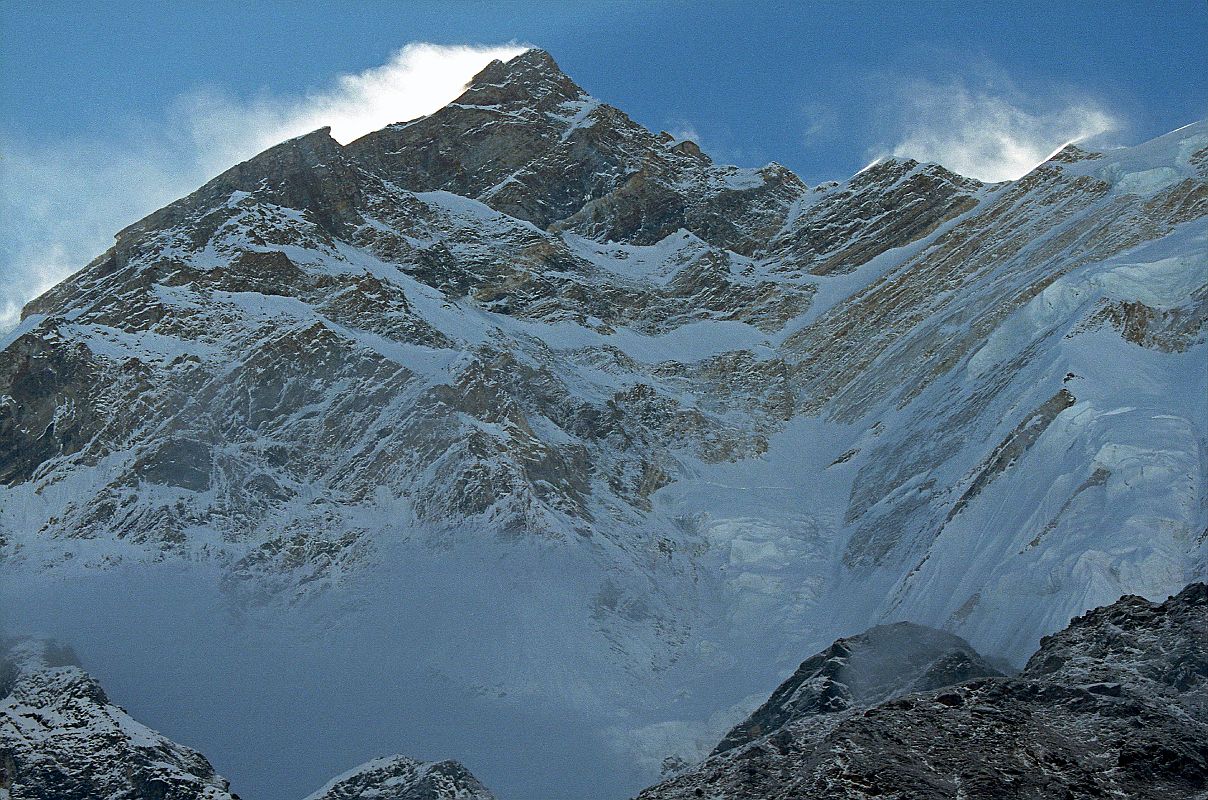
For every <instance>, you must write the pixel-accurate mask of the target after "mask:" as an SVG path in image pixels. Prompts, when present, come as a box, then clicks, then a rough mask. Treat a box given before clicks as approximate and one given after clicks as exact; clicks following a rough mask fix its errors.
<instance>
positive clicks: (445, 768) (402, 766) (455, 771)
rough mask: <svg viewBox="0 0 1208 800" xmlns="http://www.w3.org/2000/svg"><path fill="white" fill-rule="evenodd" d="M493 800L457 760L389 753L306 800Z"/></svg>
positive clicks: (345, 775)
mask: <svg viewBox="0 0 1208 800" xmlns="http://www.w3.org/2000/svg"><path fill="white" fill-rule="evenodd" d="M370 798H372V800H494V798H495V795H493V794H491V793H490V792H489V791H488V790H487V788H486V787H485V786H483V785H482V784H481V783H479V782H478V779H477V778H475V777H474V776H473V775H471V774H470V771H469V770H467V769H466V768H465V767H463V766H462V765H461V764H458V763H457V762H456V761H438V762H424V761H416V760H415V759H413V758H407V757H406V756H390V757H389V758H379V759H376V760H374V761H370V762H367V763H365V764H362V765H361V766H359V767H357V768H355V769H353V770H350V771H349V772H346V773H344V774H343V775H341V776H339V777H338V778H335V779H333V780H332V781H331V783H329V784H327V785H326V786H324V787H323V788H322V789H320V790H319V791H317V792H315V793H314V794H312V795H310V796H309V797H307V798H306V800H370Z"/></svg>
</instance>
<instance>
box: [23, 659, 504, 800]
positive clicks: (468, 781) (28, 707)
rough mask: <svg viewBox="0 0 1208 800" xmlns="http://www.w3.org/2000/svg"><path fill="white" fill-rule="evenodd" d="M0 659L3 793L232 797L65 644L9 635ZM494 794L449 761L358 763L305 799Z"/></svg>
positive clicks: (187, 799) (209, 770) (118, 798)
mask: <svg viewBox="0 0 1208 800" xmlns="http://www.w3.org/2000/svg"><path fill="white" fill-rule="evenodd" d="M0 644H2V650H0V653H2V658H0V696H2V699H0V798H3V800H239V795H237V794H233V793H232V792H231V790H230V783H229V781H227V780H226V779H224V778H223V777H221V776H220V775H218V774H216V773H215V772H214V768H213V767H212V766H211V765H210V762H209V761H207V760H206V758H205V757H204V756H202V755H201V754H200V753H198V752H196V751H194V750H191V749H189V748H187V747H183V746H181V745H179V744H176V743H175V742H172V741H170V740H169V739H167V738H166V737H164V736H163V735H161V734H159V733H157V732H156V731H154V730H151V729H150V728H148V727H146V726H145V725H142V724H140V723H139V722H137V721H135V720H134V719H132V718H131V717H130V715H129V714H127V713H126V712H125V710H124V709H122V708H121V707H119V706H116V705H114V704H113V703H112V702H111V701H110V700H109V698H108V697H107V696H106V694H105V691H104V690H103V689H102V688H101V686H100V684H99V683H97V681H96V680H95V679H94V678H92V676H90V675H89V674H88V673H86V672H85V671H84V670H83V669H82V668H80V666H79V664H78V663H77V662H76V659H75V656H74V655H73V654H72V653H71V651H70V650H69V649H67V648H64V647H62V646H59V645H56V644H54V643H52V642H46V641H40V640H35V639H18V640H10V641H7V642H3V643H0ZM387 797H388V798H390V799H391V800H494V795H492V794H491V793H490V792H489V791H487V789H486V788H485V787H483V785H482V784H481V783H479V781H478V780H477V779H476V778H475V777H474V776H473V775H471V774H470V772H469V771H468V770H467V769H466V768H465V767H463V766H462V765H461V764H459V763H457V762H456V761H440V762H435V763H429V762H423V761H417V760H415V759H411V758H407V757H405V756H392V757H390V758H381V759H376V760H374V761H370V762H368V763H366V764H362V765H361V766H359V767H357V768H356V769H353V770H350V771H349V772H346V773H344V774H343V775H340V776H339V777H337V778H335V779H333V780H332V781H331V782H330V783H328V784H327V785H326V786H324V787H323V788H322V789H320V790H319V791H317V792H315V793H314V794H312V795H310V796H309V797H307V799H306V800H361V798H364V799H365V800H368V799H369V798H387Z"/></svg>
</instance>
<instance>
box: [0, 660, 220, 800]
mask: <svg viewBox="0 0 1208 800" xmlns="http://www.w3.org/2000/svg"><path fill="white" fill-rule="evenodd" d="M0 644H2V645H3V649H2V651H0V697H2V698H3V699H0V797H3V798H4V800H101V799H102V798H104V799H111V800H118V798H156V800H238V795H234V794H232V793H231V791H230V784H229V783H228V781H227V780H226V779H224V778H223V777H222V776H220V775H218V774H216V773H215V772H214V768H213V767H212V766H210V762H209V761H207V760H206V759H205V757H204V756H202V755H201V754H200V753H198V752H196V751H194V750H190V749H189V748H187V747H182V746H181V745H178V744H176V743H175V742H172V741H169V740H168V739H166V738H165V737H163V736H161V735H160V734H159V733H156V732H155V731H153V730H151V729H150V728H147V727H146V726H144V725H141V724H139V723H138V722H136V721H135V720H133V719H132V718H131V717H130V716H129V715H128V714H127V713H126V712H125V711H124V710H123V709H122V708H121V707H119V706H116V705H114V704H113V703H111V702H110V701H109V698H108V697H107V696H106V695H105V692H104V690H103V689H101V686H100V684H98V683H97V682H96V681H95V680H94V679H93V678H92V677H91V676H90V675H88V673H86V672H84V670H82V669H81V668H80V667H79V665H78V664H77V663H75V658H74V656H73V655H72V654H71V652H70V650H67V649H65V648H62V647H58V646H55V645H52V644H48V643H46V642H40V641H36V640H32V639H21V640H15V641H8V642H3V643H0Z"/></svg>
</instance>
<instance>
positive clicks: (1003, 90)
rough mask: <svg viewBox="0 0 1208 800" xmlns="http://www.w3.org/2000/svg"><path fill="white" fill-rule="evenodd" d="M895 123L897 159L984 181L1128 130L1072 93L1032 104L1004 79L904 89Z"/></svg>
mask: <svg viewBox="0 0 1208 800" xmlns="http://www.w3.org/2000/svg"><path fill="white" fill-rule="evenodd" d="M891 96H892V97H893V102H892V103H891V104H890V105H891V107H890V108H887V109H885V112H886V113H885V116H886V117H887V118H888V124H889V126H890V128H891V129H892V130H893V131H894V135H895V136H896V137H897V139H896V144H894V145H892V146H890V147H889V148H886V149H887V150H888V151H889V152H891V153H892V154H893V155H895V156H901V157H906V158H914V159H917V160H919V161H934V162H937V163H939V164H943V165H944V166H945V167H947V168H948V169H951V170H953V171H955V172H958V173H960V174H961V175H967V176H969V177H972V178H978V179H980V180H984V181H1002V180H1012V179H1015V178H1018V177H1020V176H1022V175H1024V174H1026V173H1027V172H1028V171H1030V170H1031V169H1032V168H1033V167H1035V166H1036V165H1037V164H1039V163H1041V162H1042V161H1044V160H1045V159H1046V158H1048V157H1049V156H1050V155H1052V154H1053V152H1054V151H1056V150H1057V149H1059V148H1060V147H1062V146H1064V145H1066V144H1069V143H1070V142H1077V141H1084V140H1086V139H1092V138H1094V137H1097V136H1101V135H1103V134H1105V133H1108V132H1110V131H1113V130H1117V129H1118V128H1119V127H1120V123H1119V120H1118V119H1117V118H1116V117H1115V115H1113V114H1112V113H1111V112H1109V111H1108V110H1107V109H1106V108H1104V107H1103V106H1102V105H1100V104H1099V103H1097V102H1096V101H1094V100H1091V99H1089V98H1085V97H1078V96H1076V95H1072V94H1070V93H1060V94H1053V93H1046V94H1045V95H1044V96H1042V97H1029V96H1027V95H1026V94H1025V93H1023V92H1021V91H1019V90H1018V89H1017V88H1015V87H1014V86H1013V85H1012V84H1011V83H1010V82H1009V81H1007V80H1006V79H1004V78H1001V77H997V78H989V79H983V80H982V81H980V85H979V86H978V87H976V88H974V87H972V86H970V85H969V84H968V83H967V82H965V81H960V80H958V81H952V82H948V83H934V82H928V81H915V82H911V83H907V84H904V85H902V86H900V87H899V89H898V91H897V92H895V93H894V94H893V95H891Z"/></svg>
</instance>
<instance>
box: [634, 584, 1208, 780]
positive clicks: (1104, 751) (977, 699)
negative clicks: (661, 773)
mask: <svg viewBox="0 0 1208 800" xmlns="http://www.w3.org/2000/svg"><path fill="white" fill-rule="evenodd" d="M874 633H875V630H874V631H870V632H869V634H874ZM855 638H856V639H860V638H861V637H855ZM852 641H855V639H853V640H852ZM842 644H843V643H842V642H837V643H836V644H835V646H834V647H833V648H832V650H834V649H836V648H839V649H840V651H841V652H847V651H848V649H849V648H847V649H845V648H842V647H841V645H842ZM863 644H864V646H865V648H868V647H873V648H876V647H877V644H878V643H877V639H876V636H875V635H874V636H873V638H872V639H871V641H867V640H866V641H865V642H863ZM874 652H877V651H876V650H874ZM879 652H880V653H881V654H882V655H883V657H884V658H885V661H886V663H887V664H890V665H891V664H893V663H894V652H895V651H894V649H893V647H892V646H891V647H889V648H882V649H880V650H879ZM958 652H960V653H962V655H963V654H967V652H968V649H967V647H966V648H963V649H959V650H958ZM834 658H835V656H833V655H831V654H830V653H829V652H827V653H819V654H818V655H817V656H815V657H814V658H811V659H810V660H808V661H806V662H805V664H803V665H802V669H801V670H800V671H798V674H797V675H794V676H793V677H792V678H790V679H789V681H787V682H786V683H785V684H784V685H783V686H781V687H780V688H779V689H777V690H776V693H775V694H774V695H773V696H772V699H771V700H769V701H768V705H766V706H765V707H764V708H763V709H760V711H759V712H757V713H756V714H755V715H754V716H753V717H752V718H751V719H750V720H748V721H747V722H746V723H745V724H744V725H743V726H741V728H740V730H741V731H744V732H747V731H756V732H757V733H758V734H759V735H758V736H742V737H740V738H737V739H736V737H735V735H734V734H733V733H732V734H731V735H730V736H728V737H727V739H726V740H725V741H723V742H722V744H721V745H719V746H718V748H717V750H716V751H715V752H714V754H713V755H712V756H711V757H710V758H709V759H707V760H706V761H705V762H703V763H702V764H700V765H698V766H696V767H693V768H691V769H690V770H687V771H686V772H684V773H683V774H681V775H680V776H678V777H676V778H674V779H672V780H670V781H667V782H666V783H664V784H661V785H659V786H656V787H652V788H650V789H648V790H646V791H645V792H642V794H641V795H640V800H671V798H697V797H711V798H717V800H726V799H727V798H734V799H735V800H738V799H739V798H750V797H762V798H769V800H774V799H775V798H789V797H794V798H800V797H827V798H869V797H889V798H907V797H909V798H920V800H923V799H925V798H957V797H963V798H970V800H976V799H977V798H987V799H988V798H1001V797H1105V798H1106V797H1135V798H1171V799H1172V800H1173V798H1186V797H1202V796H1204V795H1203V792H1205V790H1208V702H1206V701H1208V586H1206V585H1205V584H1203V583H1197V584H1192V585H1191V586H1188V587H1187V588H1186V589H1184V590H1183V591H1182V592H1181V593H1179V594H1178V595H1177V596H1175V597H1171V598H1170V599H1169V600H1167V601H1165V602H1163V603H1150V602H1149V601H1147V600H1144V599H1143V598H1140V597H1135V596H1128V597H1124V598H1122V599H1121V600H1119V601H1118V602H1116V603H1113V604H1112V605H1110V606H1106V607H1102V608H1097V609H1095V610H1094V611H1092V612H1090V613H1088V614H1086V615H1085V616H1083V617H1079V618H1077V619H1075V620H1074V621H1073V622H1072V623H1071V624H1070V626H1069V627H1068V628H1066V629H1065V630H1063V631H1061V632H1060V633H1057V634H1054V635H1052V636H1047V637H1045V638H1044V640H1043V641H1042V643H1041V646H1040V649H1039V650H1038V651H1037V652H1036V653H1035V654H1034V655H1033V656H1032V658H1031V659H1030V660H1029V661H1028V664H1027V666H1026V667H1025V668H1024V670H1023V672H1021V673H1020V674H1019V675H1018V676H1015V677H1011V678H1004V677H997V678H996V677H984V678H976V679H974V680H964V681H960V682H957V683H956V685H950V686H948V687H947V688H935V687H939V686H943V685H944V684H943V683H942V681H941V682H937V683H936V684H933V687H931V688H927V689H926V690H924V687H923V686H917V687H916V688H917V689H918V690H920V691H915V692H912V693H910V694H908V695H906V696H904V697H901V698H899V699H892V700H889V701H887V702H880V703H875V704H874V703H866V704H862V705H839V706H837V707H835V706H832V707H818V706H817V705H810V706H807V707H804V708H801V707H797V708H787V709H786V708H785V704H784V703H783V698H784V697H785V696H786V695H787V694H792V693H799V692H800V687H801V681H800V678H801V676H802V673H803V672H805V671H806V670H807V668H812V665H813V664H815V663H816V662H818V661H819V660H820V659H834ZM807 665H808V666H807ZM953 675H954V676H955V675H956V673H953ZM898 677H899V678H900V677H901V676H900V675H899V676H898ZM769 709H771V710H773V711H776V712H783V711H786V710H787V712H788V713H780V714H779V715H778V716H776V717H775V718H774V719H773V718H771V717H770V715H769Z"/></svg>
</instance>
